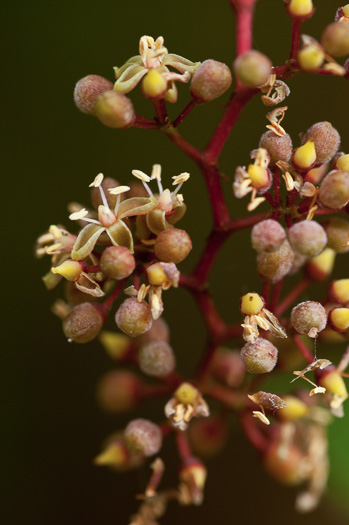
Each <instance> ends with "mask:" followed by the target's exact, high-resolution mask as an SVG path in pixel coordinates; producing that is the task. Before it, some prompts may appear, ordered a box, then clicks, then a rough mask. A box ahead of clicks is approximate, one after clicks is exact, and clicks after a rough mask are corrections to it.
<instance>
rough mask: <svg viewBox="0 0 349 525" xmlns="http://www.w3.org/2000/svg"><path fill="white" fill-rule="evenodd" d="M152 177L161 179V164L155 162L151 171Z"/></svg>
mask: <svg viewBox="0 0 349 525" xmlns="http://www.w3.org/2000/svg"><path fill="white" fill-rule="evenodd" d="M151 178H152V179H156V180H159V181H160V180H161V164H154V165H153V169H152V172H151Z"/></svg>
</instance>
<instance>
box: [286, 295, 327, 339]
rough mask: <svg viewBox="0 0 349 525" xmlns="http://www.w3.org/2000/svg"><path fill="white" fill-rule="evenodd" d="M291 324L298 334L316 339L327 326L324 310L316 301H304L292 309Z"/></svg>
mask: <svg viewBox="0 0 349 525" xmlns="http://www.w3.org/2000/svg"><path fill="white" fill-rule="evenodd" d="M291 324H292V326H293V328H294V329H295V330H296V332H298V333H299V334H301V335H308V336H309V337H317V336H318V333H319V332H321V331H322V330H323V329H324V328H325V326H326V324H327V313H326V310H325V308H324V307H323V306H322V304H320V303H317V302H316V301H305V302H304V303H300V304H298V305H297V306H295V307H294V308H293V310H292V312H291Z"/></svg>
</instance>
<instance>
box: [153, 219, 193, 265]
mask: <svg viewBox="0 0 349 525" xmlns="http://www.w3.org/2000/svg"><path fill="white" fill-rule="evenodd" d="M191 249H192V243H191V239H190V237H189V235H188V234H187V232H186V231H184V230H179V229H178V228H169V229H168V230H163V231H162V232H160V233H159V235H158V236H157V238H156V241H155V246H154V250H155V255H156V257H157V258H158V259H160V261H163V262H173V263H175V264H178V263H180V262H182V261H183V260H184V259H185V258H186V257H187V256H188V255H189V253H190V251H191Z"/></svg>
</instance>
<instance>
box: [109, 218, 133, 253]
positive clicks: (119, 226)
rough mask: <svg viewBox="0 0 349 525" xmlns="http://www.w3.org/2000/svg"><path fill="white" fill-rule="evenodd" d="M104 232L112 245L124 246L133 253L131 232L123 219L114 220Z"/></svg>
mask: <svg viewBox="0 0 349 525" xmlns="http://www.w3.org/2000/svg"><path fill="white" fill-rule="evenodd" d="M106 232H107V234H108V236H109V238H110V240H111V242H112V243H113V244H114V246H126V248H128V249H129V250H130V252H131V253H133V237H132V233H131V231H130V229H129V228H128V227H127V226H126V224H125V223H124V222H123V221H120V220H118V221H116V222H114V224H112V225H111V226H109V228H107V230H106Z"/></svg>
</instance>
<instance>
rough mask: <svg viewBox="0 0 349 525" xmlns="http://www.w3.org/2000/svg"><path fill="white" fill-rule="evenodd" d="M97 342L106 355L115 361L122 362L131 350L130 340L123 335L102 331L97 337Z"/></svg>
mask: <svg viewBox="0 0 349 525" xmlns="http://www.w3.org/2000/svg"><path fill="white" fill-rule="evenodd" d="M99 340H100V342H101V343H102V345H103V346H104V348H105V350H106V352H107V353H108V355H109V356H110V357H111V358H112V359H115V360H116V361H119V360H122V359H123V358H124V357H125V356H126V355H127V354H128V352H129V351H130V349H131V348H132V342H131V340H130V338H129V337H127V336H126V335H124V334H118V333H115V332H109V331H107V330H103V332H102V333H101V334H100V336H99Z"/></svg>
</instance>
